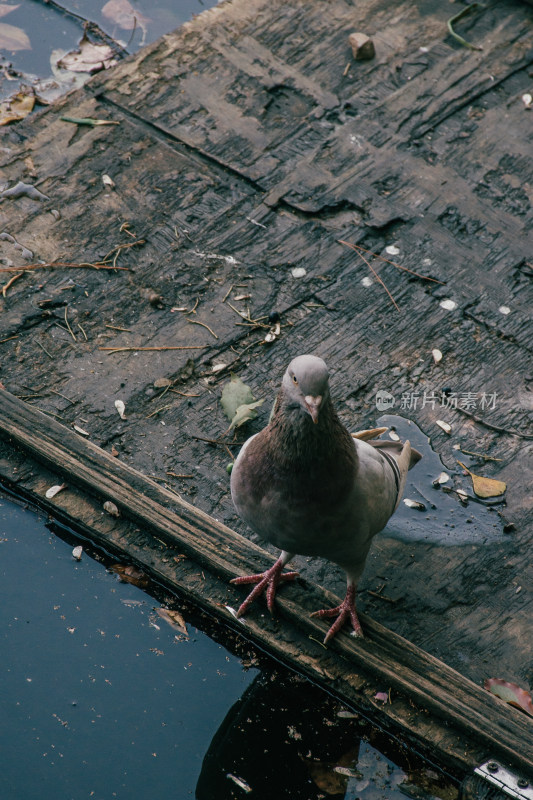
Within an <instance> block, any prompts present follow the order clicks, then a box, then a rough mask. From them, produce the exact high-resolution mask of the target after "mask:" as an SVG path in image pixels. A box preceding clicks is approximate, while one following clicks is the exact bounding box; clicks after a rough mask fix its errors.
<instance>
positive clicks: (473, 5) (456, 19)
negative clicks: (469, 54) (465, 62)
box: [446, 3, 485, 50]
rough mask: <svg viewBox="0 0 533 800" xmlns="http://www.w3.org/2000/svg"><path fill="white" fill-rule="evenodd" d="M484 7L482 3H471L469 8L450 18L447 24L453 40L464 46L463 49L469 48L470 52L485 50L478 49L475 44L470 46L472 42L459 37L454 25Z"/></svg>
mask: <svg viewBox="0 0 533 800" xmlns="http://www.w3.org/2000/svg"><path fill="white" fill-rule="evenodd" d="M484 7H485V6H483V5H482V4H481V3H470V5H469V6H466V8H463V9H462V11H459V13H458V14H455V15H454V16H453V17H450V19H449V20H448V22H447V23H446V25H447V28H448V31H449V32H450V33H451V35H452V36H453V38H454V39H456V40H457V41H458V42H459V44H462V45H463V47H468V49H469V50H483V48H482V47H477V46H476V45H475V44H470V42H467V41H466V39H463V37H462V36H459V34H458V33H456V32H455V31H454V29H453V25H454V23H455V22H459V20H460V19H462V18H463V17H466V15H467V14H470V12H471V11H475V10H476V9H479V8H484Z"/></svg>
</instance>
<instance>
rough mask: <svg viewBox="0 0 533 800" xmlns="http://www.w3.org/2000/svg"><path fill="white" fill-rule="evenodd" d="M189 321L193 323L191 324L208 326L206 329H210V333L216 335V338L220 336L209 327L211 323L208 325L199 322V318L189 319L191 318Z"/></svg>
mask: <svg viewBox="0 0 533 800" xmlns="http://www.w3.org/2000/svg"><path fill="white" fill-rule="evenodd" d="M187 322H190V324H191V325H201V326H202V328H206V330H208V331H209V333H210V334H211V335H212V336H214V337H215V339H218V336H217V335H216V333H215V332H214V331H213V330H211V328H210V327H209V325H206V324H205V322H199V321H198V320H197V319H189V320H187Z"/></svg>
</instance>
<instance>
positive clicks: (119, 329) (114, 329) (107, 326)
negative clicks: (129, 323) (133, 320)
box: [106, 325, 131, 333]
mask: <svg viewBox="0 0 533 800" xmlns="http://www.w3.org/2000/svg"><path fill="white" fill-rule="evenodd" d="M106 328H111V330H113V331H124V332H125V333H131V328H119V326H118V325H106Z"/></svg>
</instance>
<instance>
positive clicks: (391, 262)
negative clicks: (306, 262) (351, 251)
mask: <svg viewBox="0 0 533 800" xmlns="http://www.w3.org/2000/svg"><path fill="white" fill-rule="evenodd" d="M339 242H340V243H341V244H349V242H343V241H342V240H341V239H339ZM350 246H351V247H356V248H357V249H358V250H362V251H363V253H369V254H370V255H371V256H374V258H379V260H380V261H385V263H386V264H391V266H393V267H396V269H401V270H403V272H408V273H409V274H410V275H416V277H417V278H422V280H424V281H433V283H440V285H441V286H446V284H445V283H444V281H438V280H437V279H436V278H430V277H429V276H428V275H421V274H420V273H419V272H415V271H414V270H412V269H408V268H407V267H404V266H402V265H401V264H397V263H396V262H395V261H389V259H388V258H384V256H380V255H379V254H378V253H373V252H372V250H367V249H366V248H365V247H361V245H360V244H352V245H350Z"/></svg>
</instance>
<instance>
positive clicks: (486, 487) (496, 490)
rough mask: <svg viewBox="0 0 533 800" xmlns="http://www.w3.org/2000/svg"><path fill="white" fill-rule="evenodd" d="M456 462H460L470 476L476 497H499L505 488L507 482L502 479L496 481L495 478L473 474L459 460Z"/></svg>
mask: <svg viewBox="0 0 533 800" xmlns="http://www.w3.org/2000/svg"><path fill="white" fill-rule="evenodd" d="M457 463H458V464H460V465H461V467H462V468H463V469H464V470H466V472H468V474H469V475H470V477H471V478H472V486H473V488H474V492H475V493H476V494H477V496H478V497H484V498H487V497H499V496H500V495H502V494H503V493H504V492H505V490H506V489H507V484H506V483H504V482H503V481H497V480H496V479H495V478H484V477H483V476H482V475H474V473H473V472H470V470H469V469H468V468H467V467H465V465H464V464H463V463H462V462H461V461H458V462H457Z"/></svg>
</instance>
